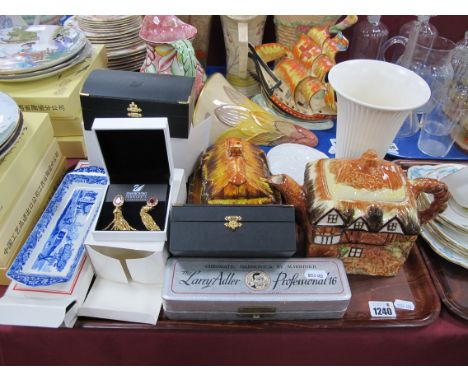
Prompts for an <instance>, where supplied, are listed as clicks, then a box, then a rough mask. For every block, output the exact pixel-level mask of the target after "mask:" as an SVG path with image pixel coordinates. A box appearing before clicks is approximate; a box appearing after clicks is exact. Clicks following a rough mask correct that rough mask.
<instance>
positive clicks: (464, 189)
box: [441, 167, 468, 208]
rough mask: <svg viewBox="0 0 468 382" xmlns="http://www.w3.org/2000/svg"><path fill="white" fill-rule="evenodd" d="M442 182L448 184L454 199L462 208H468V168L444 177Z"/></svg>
mask: <svg viewBox="0 0 468 382" xmlns="http://www.w3.org/2000/svg"><path fill="white" fill-rule="evenodd" d="M441 181H442V182H444V183H445V184H447V186H448V188H449V191H450V193H451V194H452V197H453V199H455V201H456V202H457V203H458V204H459V205H460V206H461V207H462V208H468V167H464V168H462V169H460V170H458V171H455V172H453V173H451V174H449V175H446V176H444V177H443V178H442V179H441Z"/></svg>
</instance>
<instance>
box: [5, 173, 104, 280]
mask: <svg viewBox="0 0 468 382" xmlns="http://www.w3.org/2000/svg"><path fill="white" fill-rule="evenodd" d="M106 185H107V177H106V176H103V175H100V174H89V173H83V174H81V173H69V174H67V175H65V177H64V179H63V181H62V183H61V184H60V186H59V188H58V189H57V191H56V192H55V194H54V196H53V197H52V199H51V201H50V202H49V204H48V206H47V208H46V209H45V211H44V213H43V214H42V216H41V218H40V219H39V221H38V222H37V224H36V226H35V227H34V229H33V231H32V232H31V234H30V235H29V237H28V239H27V240H26V243H25V244H24V245H23V247H22V248H21V250H20V251H19V253H18V256H17V257H16V258H15V260H14V261H13V264H12V265H11V267H10V269H9V270H8V273H7V276H8V277H10V278H11V279H13V280H15V281H17V282H19V283H21V284H24V285H28V286H31V287H35V286H47V285H52V284H56V283H63V282H67V281H69V280H70V278H72V277H73V274H74V272H75V269H76V267H77V265H78V264H79V262H80V259H81V258H82V256H83V253H84V245H83V242H84V239H85V238H86V235H87V233H88V231H89V229H90V227H91V225H92V223H93V221H94V219H95V217H96V213H97V211H98V209H99V205H100V202H101V199H102V197H103V195H104V193H105V188H106Z"/></svg>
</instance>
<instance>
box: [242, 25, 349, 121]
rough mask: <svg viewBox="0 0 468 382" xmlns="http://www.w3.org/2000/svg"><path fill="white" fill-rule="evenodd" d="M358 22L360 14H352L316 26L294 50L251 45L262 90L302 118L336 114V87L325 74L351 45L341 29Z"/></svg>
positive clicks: (280, 106) (285, 110)
mask: <svg viewBox="0 0 468 382" xmlns="http://www.w3.org/2000/svg"><path fill="white" fill-rule="evenodd" d="M356 21H357V17H356V16H348V17H346V18H345V19H344V20H343V21H342V22H340V23H338V24H336V25H332V26H323V27H313V28H311V29H310V30H309V31H308V32H307V34H301V35H300V37H299V39H298V40H297V42H296V44H295V45H294V47H293V48H292V49H290V48H289V47H287V46H286V45H283V44H279V43H269V44H263V45H260V46H257V47H256V48H254V47H253V46H252V45H251V46H250V57H251V58H252V59H253V60H254V62H255V66H256V71H257V75H258V77H259V78H260V82H261V85H262V90H263V92H264V94H265V95H266V97H267V98H268V99H269V101H270V102H271V103H272V105H273V106H275V107H276V108H277V109H278V110H279V111H282V112H283V113H286V114H288V115H292V116H293V117H295V118H298V119H302V120H311V121H313V120H321V119H327V118H328V119H330V118H332V117H333V116H334V115H336V105H335V97H334V93H333V89H332V88H331V86H330V84H329V83H328V82H326V80H325V77H326V75H327V73H328V72H329V71H330V69H331V68H332V67H333V65H334V64H335V56H336V54H337V53H338V52H343V51H345V50H346V49H347V48H348V45H349V43H348V40H347V39H346V38H345V37H344V36H343V34H342V33H341V31H342V30H343V29H345V28H348V27H349V26H351V25H353V24H354V23H355V22H356ZM333 33H335V35H334V36H332V34H333ZM275 60H279V62H278V63H277V64H276V66H275V69H274V70H273V71H271V69H270V68H269V67H268V65H267V63H268V62H271V61H275Z"/></svg>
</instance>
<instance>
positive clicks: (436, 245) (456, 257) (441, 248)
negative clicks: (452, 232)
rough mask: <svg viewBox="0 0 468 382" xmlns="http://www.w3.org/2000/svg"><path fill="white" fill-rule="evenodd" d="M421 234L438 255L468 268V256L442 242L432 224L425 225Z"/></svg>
mask: <svg viewBox="0 0 468 382" xmlns="http://www.w3.org/2000/svg"><path fill="white" fill-rule="evenodd" d="M421 235H422V237H423V238H424V239H425V240H426V241H427V243H428V244H429V245H430V246H431V248H432V249H433V250H434V251H435V252H436V253H437V254H438V255H440V256H441V257H443V258H444V259H446V260H448V261H450V262H451V263H454V264H457V265H460V266H462V267H463V268H465V269H468V258H467V257H465V256H462V255H460V254H459V253H457V252H456V251H454V250H452V249H450V248H449V247H447V246H445V245H443V244H442V243H440V242H439V241H438V240H437V237H436V236H435V235H434V231H433V230H432V229H431V226H429V225H425V226H423V228H422V230H421Z"/></svg>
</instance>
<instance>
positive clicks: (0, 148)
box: [0, 113, 24, 160]
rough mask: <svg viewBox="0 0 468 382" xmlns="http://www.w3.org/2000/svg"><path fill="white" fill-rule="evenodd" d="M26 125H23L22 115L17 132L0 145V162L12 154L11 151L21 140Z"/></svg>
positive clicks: (21, 115)
mask: <svg viewBox="0 0 468 382" xmlns="http://www.w3.org/2000/svg"><path fill="white" fill-rule="evenodd" d="M23 128H24V124H23V114H22V113H20V119H19V122H18V126H17V127H16V129H15V130H13V133H12V134H11V135H10V137H8V139H7V140H6V141H5V142H4V143H2V144H1V145H0V160H2V159H3V158H5V157H6V155H7V154H8V153H9V152H10V150H12V149H13V147H15V143H16V141H17V140H18V139H19V137H20V136H21V133H22V132H23Z"/></svg>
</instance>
